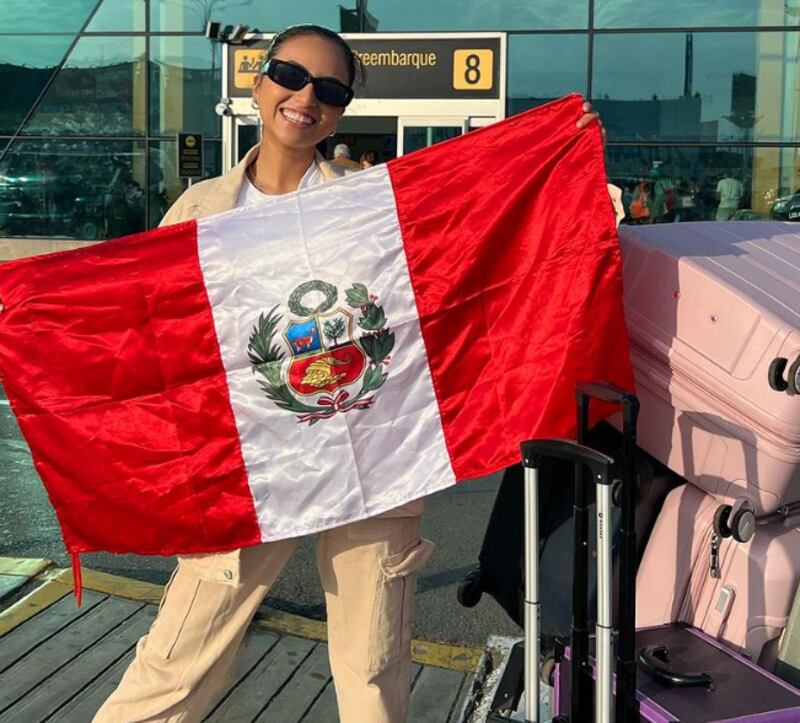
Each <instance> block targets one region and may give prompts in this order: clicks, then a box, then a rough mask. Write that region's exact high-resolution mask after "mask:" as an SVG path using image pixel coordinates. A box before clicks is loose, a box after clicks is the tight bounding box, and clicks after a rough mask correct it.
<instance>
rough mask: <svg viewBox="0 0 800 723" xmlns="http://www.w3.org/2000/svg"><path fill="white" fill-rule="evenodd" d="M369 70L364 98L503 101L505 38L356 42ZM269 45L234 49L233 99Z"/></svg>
mask: <svg viewBox="0 0 800 723" xmlns="http://www.w3.org/2000/svg"><path fill="white" fill-rule="evenodd" d="M347 41H348V43H349V44H350V47H351V48H353V51H354V52H355V53H356V54H357V55H358V57H359V58H360V59H361V64H362V65H363V67H364V70H365V71H366V79H365V83H364V85H363V86H361V87H357V88H356V97H359V98H414V99H425V100H427V99H436V98H442V99H454V98H489V99H498V98H500V66H501V60H500V38H499V37H479V38H475V37H469V36H467V37H463V38H460V37H432V38H425V37H409V38H397V37H391V36H389V37H386V38H380V37H375V36H371V37H369V38H358V37H350V38H348V39H347ZM267 42H268V41H266V40H258V41H254V42H252V43H251V44H250V45H248V46H247V47H243V46H241V45H239V46H229V49H228V52H229V53H230V55H229V61H230V62H229V64H228V68H229V74H228V78H229V88H230V94H231V96H232V97H242V96H247V95H249V94H250V91H251V89H252V87H253V83H254V82H255V79H256V78H257V77H258V70H259V66H260V64H261V59H262V56H263V52H264V49H265V48H266V46H267Z"/></svg>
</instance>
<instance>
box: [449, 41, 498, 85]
mask: <svg viewBox="0 0 800 723" xmlns="http://www.w3.org/2000/svg"><path fill="white" fill-rule="evenodd" d="M493 83H494V52H493V51H492V50H491V49H489V48H478V49H475V50H456V51H455V52H454V53H453V88H455V89H456V90H491V88H492V85H493Z"/></svg>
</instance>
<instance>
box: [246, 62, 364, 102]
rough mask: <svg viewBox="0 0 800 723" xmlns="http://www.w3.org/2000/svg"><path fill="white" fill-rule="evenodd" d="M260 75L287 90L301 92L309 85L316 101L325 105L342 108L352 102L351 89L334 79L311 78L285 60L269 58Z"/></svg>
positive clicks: (298, 66) (301, 69) (301, 68)
mask: <svg viewBox="0 0 800 723" xmlns="http://www.w3.org/2000/svg"><path fill="white" fill-rule="evenodd" d="M261 74H262V75H266V76H267V78H269V79H270V80H271V81H272V82H273V83H277V84H278V85H279V86H281V87H282V88H287V89H288V90H301V89H302V88H305V87H306V86H307V85H308V84H309V83H311V84H312V85H313V86H314V95H316V96H317V100H319V101H320V102H321V103H325V104H326V105H334V106H336V107H337V108H344V107H345V106H347V104H348V103H350V101H351V100H353V89H352V88H348V87H347V86H346V85H345V84H344V83H342V82H340V81H338V80H336V78H312V77H311V74H310V73H309V72H308V71H307V70H306V69H305V68H304V67H303V66H302V65H297V64H295V63H288V62H286V61H285V60H278V59H277V58H270V59H269V60H267V61H265V62H264V64H263V65H262V66H261Z"/></svg>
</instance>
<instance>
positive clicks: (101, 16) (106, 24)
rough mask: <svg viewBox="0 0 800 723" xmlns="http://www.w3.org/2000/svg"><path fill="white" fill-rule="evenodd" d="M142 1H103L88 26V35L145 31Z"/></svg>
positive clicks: (144, 6) (144, 5)
mask: <svg viewBox="0 0 800 723" xmlns="http://www.w3.org/2000/svg"><path fill="white" fill-rule="evenodd" d="M145 8H146V4H145V3H144V2H142V0H133V1H132V0H103V4H102V5H100V7H99V8H98V10H97V12H96V13H95V15H94V17H93V18H92V20H91V22H90V23H89V26H88V27H87V28H86V31H87V32H90V33H101V32H103V33H105V32H131V31H142V30H144V29H145V23H144V16H145Z"/></svg>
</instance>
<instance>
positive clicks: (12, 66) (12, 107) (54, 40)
mask: <svg viewBox="0 0 800 723" xmlns="http://www.w3.org/2000/svg"><path fill="white" fill-rule="evenodd" d="M71 42H72V36H70V35H51V36H42V37H38V38H36V47H37V51H36V53H35V54H31V39H30V38H29V37H26V36H24V35H20V36H16V35H12V36H5V37H3V38H2V40H0V88H2V89H3V101H2V102H1V103H0V133H7V134H9V135H11V134H12V133H15V132H16V130H17V127H18V126H19V124H20V123H21V122H22V119H23V118H24V117H25V114H26V113H27V112H28V109H29V108H30V107H31V106H32V105H33V103H34V102H35V101H36V98H37V97H38V96H39V93H41V91H42V88H44V86H45V85H46V84H47V81H48V80H49V79H50V76H51V75H52V74H53V71H54V69H55V66H57V65H58V64H59V63H60V62H61V59H62V58H63V57H64V53H66V52H67V48H69V45H70V43H71ZM3 145H4V144H3Z"/></svg>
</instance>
